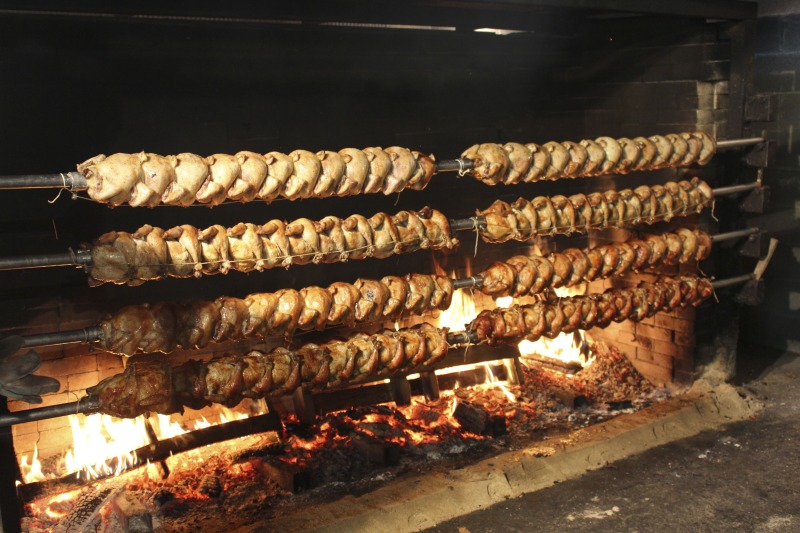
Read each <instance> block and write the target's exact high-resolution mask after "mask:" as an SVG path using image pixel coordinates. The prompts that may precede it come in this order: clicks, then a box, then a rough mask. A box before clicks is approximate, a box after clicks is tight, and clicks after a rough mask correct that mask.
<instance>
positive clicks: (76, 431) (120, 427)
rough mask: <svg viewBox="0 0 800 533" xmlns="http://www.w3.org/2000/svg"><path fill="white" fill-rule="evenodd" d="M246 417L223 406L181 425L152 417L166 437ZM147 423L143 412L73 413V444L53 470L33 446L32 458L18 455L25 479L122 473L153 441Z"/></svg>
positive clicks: (159, 434)
mask: <svg viewBox="0 0 800 533" xmlns="http://www.w3.org/2000/svg"><path fill="white" fill-rule="evenodd" d="M247 417H248V415H247V414H246V413H242V412H239V411H233V410H231V409H228V408H226V407H220V410H219V414H218V415H217V416H216V417H215V418H213V419H212V420H211V421H209V420H208V419H207V418H206V417H205V416H203V417H200V418H199V419H197V420H195V421H194V422H193V423H191V424H186V425H181V424H180V423H179V422H178V421H176V420H173V418H172V417H171V416H166V415H161V414H157V415H155V416H152V417H150V419H149V421H150V424H151V427H152V429H153V433H155V435H156V438H157V439H159V440H163V439H170V438H173V437H177V436H179V435H183V434H185V433H188V432H189V431H193V430H196V429H202V428H207V427H209V426H213V425H216V424H224V423H226V422H230V421H233V420H242V419H244V418H247ZM146 423H147V422H146V419H145V418H144V416H140V417H137V418H133V419H123V418H114V417H112V416H109V415H104V414H94V415H90V416H84V415H70V417H69V424H70V427H71V429H72V447H71V448H70V449H69V450H67V452H66V453H65V455H64V457H63V460H62V461H61V463H60V464H56V465H55V466H54V468H53V471H52V472H48V473H47V474H45V473H43V471H42V462H41V460H40V459H39V456H38V449H37V448H36V447H34V451H33V456H32V457H31V459H30V462H29V461H28V456H27V455H22V456H20V458H19V465H20V472H21V474H22V479H23V480H24V482H25V483H32V482H35V481H41V480H44V479H48V478H55V477H59V476H62V475H64V474H67V473H72V472H77V473H78V475H79V476H80V477H82V478H85V479H86V480H92V479H97V478H99V477H102V476H111V475H113V476H116V475H119V474H121V473H122V472H124V471H125V470H127V469H129V468H130V467H131V466H134V465H136V464H137V458H136V454H135V453H134V450H136V449H137V448H140V447H142V446H146V445H148V444H150V443H151V442H150V437H149V435H148V432H147V429H146ZM190 453H191V452H190ZM182 455H185V456H186V455H187V454H182ZM198 458H199V456H198Z"/></svg>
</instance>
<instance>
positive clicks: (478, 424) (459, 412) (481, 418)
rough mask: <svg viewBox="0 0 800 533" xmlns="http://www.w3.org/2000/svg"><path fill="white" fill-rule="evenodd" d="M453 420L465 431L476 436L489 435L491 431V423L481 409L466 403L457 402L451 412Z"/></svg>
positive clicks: (487, 415) (487, 414)
mask: <svg viewBox="0 0 800 533" xmlns="http://www.w3.org/2000/svg"><path fill="white" fill-rule="evenodd" d="M453 418H455V419H456V420H458V423H459V424H461V427H462V428H464V430H465V431H469V432H470V433H475V434H477V435H489V434H491V431H492V421H491V419H490V417H489V413H487V412H486V411H485V410H484V409H483V408H482V407H479V406H477V405H475V404H473V403H470V402H466V401H459V402H458V404H457V405H456V408H455V410H454V411H453Z"/></svg>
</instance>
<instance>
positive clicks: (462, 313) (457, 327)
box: [439, 290, 478, 331]
mask: <svg viewBox="0 0 800 533" xmlns="http://www.w3.org/2000/svg"><path fill="white" fill-rule="evenodd" d="M477 314H478V313H477V311H476V310H475V300H474V299H473V297H472V293H470V292H469V291H466V290H461V291H456V292H454V293H453V300H452V302H451V303H450V307H448V308H447V309H446V310H444V311H442V313H441V314H440V315H439V327H440V328H450V330H451V331H461V330H463V329H464V325H465V324H468V323H470V322H472V320H473V319H474V318H475V315H477Z"/></svg>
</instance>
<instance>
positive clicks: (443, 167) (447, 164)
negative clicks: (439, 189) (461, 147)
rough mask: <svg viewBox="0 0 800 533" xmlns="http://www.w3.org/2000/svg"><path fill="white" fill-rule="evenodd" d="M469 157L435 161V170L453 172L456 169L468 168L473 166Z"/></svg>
mask: <svg viewBox="0 0 800 533" xmlns="http://www.w3.org/2000/svg"><path fill="white" fill-rule="evenodd" d="M473 164H474V163H473V161H472V160H471V159H464V158H459V159H450V160H448V161H440V162H438V163H436V172H454V171H456V170H458V171H463V170H470V169H471V168H472V166H473Z"/></svg>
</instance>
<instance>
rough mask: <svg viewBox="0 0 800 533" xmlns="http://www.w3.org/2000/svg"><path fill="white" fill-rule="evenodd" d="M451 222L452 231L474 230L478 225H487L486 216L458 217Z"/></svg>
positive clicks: (479, 226)
mask: <svg viewBox="0 0 800 533" xmlns="http://www.w3.org/2000/svg"><path fill="white" fill-rule="evenodd" d="M449 222H450V231H463V230H472V229H475V227H476V226H477V227H478V228H481V227H485V226H486V219H485V218H484V217H472V218H457V219H453V220H450V221H449Z"/></svg>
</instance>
